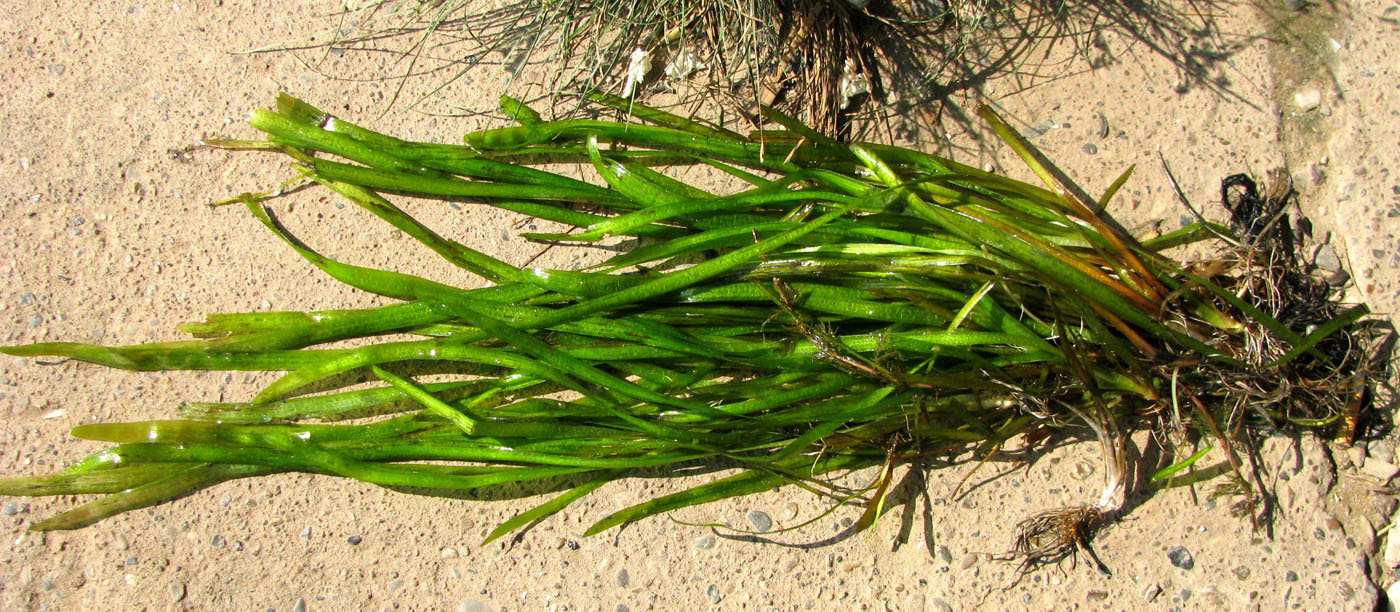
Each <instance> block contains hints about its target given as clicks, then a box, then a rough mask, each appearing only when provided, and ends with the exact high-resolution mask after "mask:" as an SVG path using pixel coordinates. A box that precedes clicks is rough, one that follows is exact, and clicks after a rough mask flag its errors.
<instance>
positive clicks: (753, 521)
mask: <svg viewBox="0 0 1400 612" xmlns="http://www.w3.org/2000/svg"><path fill="white" fill-rule="evenodd" d="M748 518H749V524H750V525H753V528H754V529H755V530H757V531H768V530H769V529H772V528H773V519H772V518H770V517H769V516H768V513H767V512H764V511H762V510H749V515H748Z"/></svg>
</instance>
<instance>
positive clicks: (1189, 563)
mask: <svg viewBox="0 0 1400 612" xmlns="http://www.w3.org/2000/svg"><path fill="white" fill-rule="evenodd" d="M1167 559H1168V560H1170V561H1171V562H1172V565H1175V566H1177V567H1179V568H1181V569H1184V570H1189V569H1191V568H1193V567H1196V560H1195V559H1192V558H1191V551H1189V550H1186V547H1185V546H1173V547H1172V548H1171V550H1169V551H1167Z"/></svg>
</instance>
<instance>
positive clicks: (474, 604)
mask: <svg viewBox="0 0 1400 612" xmlns="http://www.w3.org/2000/svg"><path fill="white" fill-rule="evenodd" d="M457 612H491V606H488V605H486V603H485V602H483V601H481V600H477V599H468V600H466V601H463V602H462V605H460V606H457Z"/></svg>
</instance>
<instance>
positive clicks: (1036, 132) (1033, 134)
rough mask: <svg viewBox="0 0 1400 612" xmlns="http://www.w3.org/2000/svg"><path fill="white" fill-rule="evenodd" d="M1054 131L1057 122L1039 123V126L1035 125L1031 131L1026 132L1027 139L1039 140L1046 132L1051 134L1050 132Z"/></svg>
mask: <svg viewBox="0 0 1400 612" xmlns="http://www.w3.org/2000/svg"><path fill="white" fill-rule="evenodd" d="M1053 129H1055V122H1054V121H1049V120H1046V121H1041V122H1040V123H1037V124H1035V125H1032V126H1031V127H1030V129H1027V130H1026V137H1027V138H1039V137H1040V136H1041V135H1043V134H1045V133H1046V132H1049V131H1050V130H1053Z"/></svg>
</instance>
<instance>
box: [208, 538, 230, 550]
mask: <svg viewBox="0 0 1400 612" xmlns="http://www.w3.org/2000/svg"><path fill="white" fill-rule="evenodd" d="M226 544H228V542H227V541H226V540H224V536H221V535H216V536H214V537H212V538H209V545H210V546H213V547H214V548H223V547H224V545H226Z"/></svg>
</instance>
